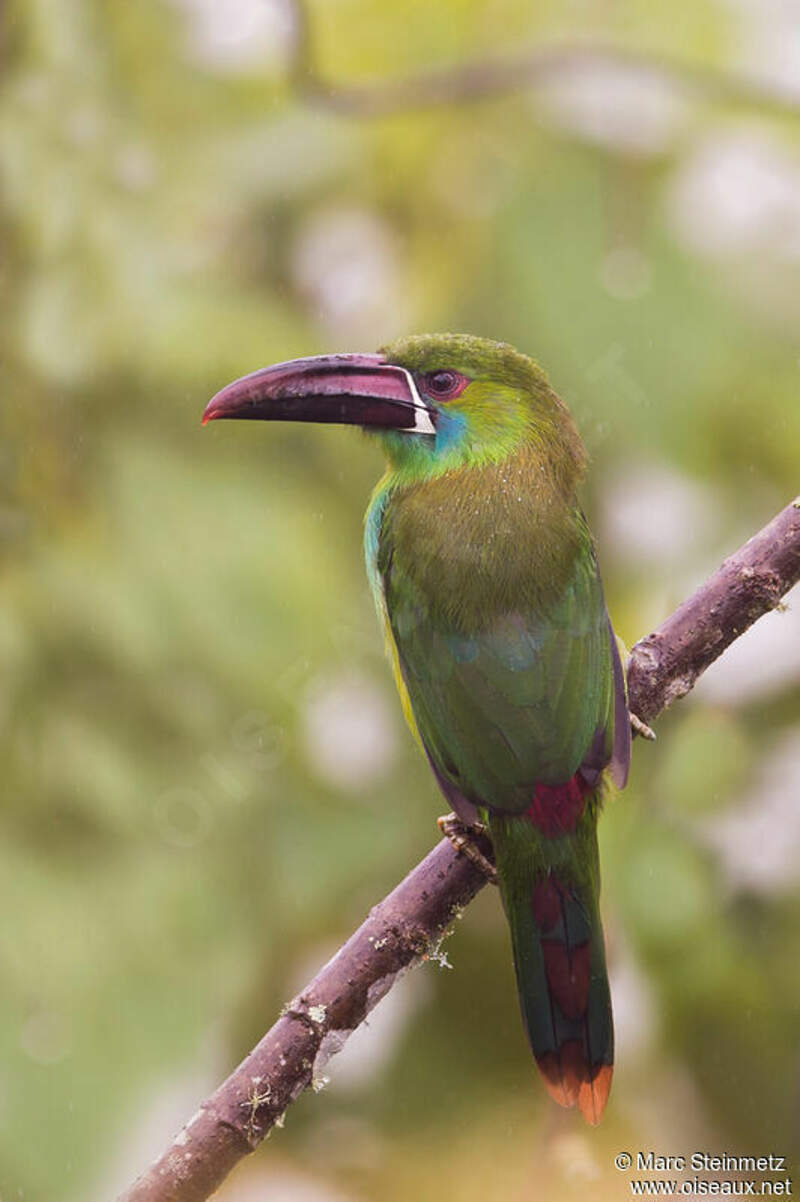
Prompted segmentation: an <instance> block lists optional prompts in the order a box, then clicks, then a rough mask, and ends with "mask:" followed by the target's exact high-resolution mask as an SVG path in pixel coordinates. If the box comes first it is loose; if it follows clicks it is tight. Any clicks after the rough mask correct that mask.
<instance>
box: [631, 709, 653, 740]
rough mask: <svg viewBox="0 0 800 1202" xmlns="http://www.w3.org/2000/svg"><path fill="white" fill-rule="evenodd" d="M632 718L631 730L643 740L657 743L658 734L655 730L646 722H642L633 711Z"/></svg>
mask: <svg viewBox="0 0 800 1202" xmlns="http://www.w3.org/2000/svg"><path fill="white" fill-rule="evenodd" d="M630 718H631V730H632V731H634V733H635V734H637V735H641V736H642V738H643V739H648V740H649V741H650V742H651V743H655V741H656V732H655V731H654V730H652V729H651V727H649V726H648V725H647V723H646V722H642V719H641V718H640V717H639V716H638V715H637V714H634V713H633V712H632V711H631V714H630Z"/></svg>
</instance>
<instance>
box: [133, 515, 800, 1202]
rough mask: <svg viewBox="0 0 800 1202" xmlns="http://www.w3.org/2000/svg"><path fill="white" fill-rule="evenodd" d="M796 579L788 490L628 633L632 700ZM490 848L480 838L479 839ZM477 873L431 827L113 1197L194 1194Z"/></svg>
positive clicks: (437, 937) (386, 985) (359, 1017)
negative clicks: (664, 608) (306, 978)
mask: <svg viewBox="0 0 800 1202" xmlns="http://www.w3.org/2000/svg"><path fill="white" fill-rule="evenodd" d="M799 579H800V497H798V498H796V499H795V500H794V501H793V502H792V503H791V504H790V505H787V507H786V508H785V509H784V510H782V511H781V512H780V513H779V514H778V515H777V517H775V518H774V519H773V520H772V521H771V522H770V523H769V525H767V526H765V527H764V529H763V530H761V531H760V532H759V533H758V534H756V535H755V536H754V537H753V538H751V539H750V541H749V542H747V543H745V545H744V546H743V547H741V548H740V549H739V550H738V551H737V552H736V553H735V554H734V555H732V556H731V557H730V559H727V560H726V561H725V562H724V563H723V564H722V566H721V567H720V568H719V569H718V570H717V571H716V572H715V573H714V574H713V576H711V577H710V578H709V580H707V581H706V583H705V584H704V585H702V587H701V588H699V589H698V590H697V592H696V593H695V594H694V595H693V596H692V597H690V598H689V600H688V601H685V602H684V603H683V605H681V606H680V608H679V609H677V610H676V611H675V613H674V614H672V616H671V617H669V618H667V620H666V621H665V622H664V623H663V624H662V625H661V626H660V627H659V629H658V630H656V631H655V632H654V633H653V634H650V635H648V636H647V637H646V638H644V639H642V640H641V642H639V643H637V644H636V646H635V647H634V649H633V652H632V654H631V660H630V664H629V669H628V679H629V685H630V702H631V707H632V708H633V710H634V711H635V712H636V713H637V714H639V715H640V716H641V717H642V718H644V719H645V720H647V721H652V720H653V718H655V717H656V716H657V715H658V714H659V713H661V712H662V710H664V709H666V708H667V707H668V706H669V705H670V704H671V703H672V702H673V701H675V700H676V699H677V698H679V697H682V696H684V694H686V693H687V692H688V691H689V690H690V689H691V688H692V686H693V685H694V683H695V681H696V680H697V678H698V677H699V676H700V674H701V673H702V672H704V671H705V669H706V668H707V667H708V666H709V664H711V663H713V661H714V660H715V659H716V658H717V657H718V656H719V655H721V654H722V652H723V651H724V650H725V648H726V647H728V646H729V645H730V644H731V643H732V642H733V641H734V640H735V639H736V638H738V637H739V635H740V634H742V633H743V632H744V631H745V630H746V629H747V628H748V627H749V626H751V625H752V623H753V622H755V620H756V619H757V618H759V617H761V615H762V614H764V613H766V612H767V611H768V610H771V609H774V608H775V607H776V606H777V605H778V604H779V602H780V600H781V598H782V597H783V596H784V595H785V594H786V593H787V592H788V591H789V589H790V588H791V587H792V586H793V585H794V584H796V583H797V581H798V580H799ZM484 850H485V852H486V853H487V854H491V851H490V848H489V846H488V844H487V845H486V847H485V848H484ZM485 884H486V878H485V877H484V876H483V875H482V874H481V873H480V871H479V870H478V869H477V868H475V867H474V866H473V864H472V863H471V861H469V860H468V859H467V858H466V857H465V856H462V855H460V854H459V853H458V852H457V851H455V849H454V847H453V845H452V844H451V843H450V842H449V841H448V840H447V839H443V840H442V841H441V842H440V843H438V844H437V845H436V847H434V848H433V850H432V851H431V852H430V853H429V854H428V855H427V856H426V857H425V859H424V860H423V861H422V862H421V863H420V864H418V865H417V867H416V868H414V869H413V871H412V872H410V873H409V875H408V876H407V877H406V878H405V880H403V881H401V883H400V884H399V885H398V886H397V888H396V889H395V890H394V891H393V892H392V893H390V894H389V896H388V897H386V898H384V900H383V901H382V902H380V904H379V905H377V906H376V907H375V908H374V909H373V910H372V912H371V913H370V915H369V917H368V918H367V920H366V921H365V922H364V923H363V925H362V926H361V927H359V929H358V930H357V931H356V932H355V934H354V935H351V937H350V938H349V939H348V941H347V942H346V943H345V944H344V946H343V947H342V948H340V950H339V951H338V952H337V953H336V955H335V956H334V957H333V959H331V960H330V961H329V962H328V963H327V964H326V965H325V966H324V968H322V969H321V970H320V971H319V972H318V973H317V975H316V977H315V978H314V980H313V981H312V982H311V983H310V984H309V985H308V986H307V987H306V988H305V989H304V990H303V992H302V993H301V994H299V996H298V997H296V998H295V999H294V1001H292V1002H290V1003H289V1005H288V1006H287V1007H286V1008H285V1010H284V1011H283V1013H282V1014H281V1016H280V1018H279V1019H278V1021H277V1022H276V1023H275V1025H274V1026H273V1027H272V1028H271V1029H270V1030H269V1031H268V1032H267V1034H266V1035H265V1036H264V1038H263V1039H262V1040H261V1042H260V1043H259V1044H257V1046H256V1047H255V1048H254V1049H253V1051H252V1052H251V1053H250V1055H249V1056H247V1057H246V1058H245V1059H244V1060H243V1061H242V1063H241V1064H240V1065H239V1067H238V1068H237V1069H235V1070H234V1072H233V1073H232V1074H231V1075H230V1077H228V1079H227V1081H224V1082H223V1084H222V1085H220V1087H219V1089H217V1090H216V1092H215V1093H213V1094H212V1095H211V1097H209V1098H207V1099H206V1101H205V1102H203V1103H202V1105H201V1107H200V1109H199V1110H198V1112H197V1114H196V1115H195V1116H194V1118H192V1119H190V1120H189V1122H188V1123H187V1124H186V1126H185V1127H184V1128H183V1130H182V1131H181V1132H180V1134H179V1135H178V1136H176V1138H175V1139H174V1140H173V1142H172V1144H171V1145H170V1147H169V1148H168V1149H167V1151H166V1152H165V1153H164V1155H163V1156H162V1157H161V1158H160V1159H159V1160H157V1161H156V1162H155V1163H154V1164H153V1165H151V1167H150V1168H149V1169H147V1171H146V1172H145V1173H144V1174H143V1175H142V1176H141V1177H140V1178H139V1180H138V1181H136V1182H135V1183H134V1185H133V1186H132V1187H131V1188H130V1189H129V1190H128V1191H127V1192H126V1193H124V1194H123V1195H122V1196H121V1198H120V1199H119V1202H203V1200H204V1199H206V1198H208V1197H209V1195H210V1194H211V1193H213V1191H214V1190H215V1189H216V1188H217V1187H218V1186H219V1185H220V1184H221V1182H222V1181H223V1180H224V1179H225V1177H226V1176H227V1174H228V1173H229V1172H230V1170H231V1169H232V1168H233V1167H234V1165H235V1164H236V1163H237V1162H238V1161H239V1160H241V1159H242V1158H243V1157H244V1156H246V1155H247V1153H248V1152H252V1151H253V1149H254V1148H256V1147H257V1146H258V1144H259V1143H260V1142H261V1140H262V1139H264V1137H265V1136H266V1135H267V1134H268V1133H269V1131H270V1130H271V1129H272V1127H274V1126H276V1125H278V1126H280V1125H281V1123H282V1116H283V1113H284V1111H285V1110H286V1109H287V1107H288V1106H290V1105H291V1103H292V1102H293V1101H294V1100H295V1099H296V1098H297V1097H298V1096H299V1095H300V1094H301V1093H302V1092H303V1090H304V1089H307V1088H308V1086H309V1085H312V1084H313V1083H314V1082H315V1081H317V1080H319V1077H320V1075H321V1073H322V1071H323V1069H324V1066H325V1064H326V1062H327V1060H328V1059H329V1058H330V1056H332V1055H334V1054H335V1053H336V1052H337V1051H339V1050H340V1049H341V1047H342V1046H343V1044H344V1042H345V1040H346V1039H347V1037H348V1035H350V1034H351V1033H352V1032H353V1031H354V1030H355V1028H356V1027H357V1026H358V1025H359V1024H360V1023H362V1022H363V1021H364V1019H365V1018H366V1017H367V1015H368V1014H369V1012H370V1010H372V1008H373V1007H374V1006H375V1005H376V1004H377V1002H379V1001H380V999H381V998H382V997H383V996H384V995H385V994H386V993H387V992H388V991H389V989H391V987H392V985H393V984H394V982H395V981H396V980H397V978H398V976H399V975H400V974H401V973H402V972H404V971H405V970H406V969H407V968H408V967H409V966H410V965H412V964H415V963H417V962H419V961H420V960H424V959H429V958H435V957H436V956H437V955H438V954H439V953H438V948H439V944H440V942H441V940H442V938H443V937H444V936H445V934H446V933H447V930H448V928H449V927H450V925H451V924H452V922H453V919H454V918H455V917H456V916H457V915H458V914H459V913H460V911H461V910H462V908H463V907H464V906H466V905H467V903H468V902H470V901H471V900H472V898H473V897H474V896H475V894H476V893H478V892H479V890H480V889H481V888H482V887H483V886H484V885H485Z"/></svg>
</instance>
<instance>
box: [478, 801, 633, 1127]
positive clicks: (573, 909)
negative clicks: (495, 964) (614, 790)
mask: <svg viewBox="0 0 800 1202" xmlns="http://www.w3.org/2000/svg"><path fill="white" fill-rule="evenodd" d="M593 801H594V799H591V801H590V804H588V805H587V806H586V808H585V810H584V813H583V816H582V818H581V820H580V822H579V823H578V825H577V827H576V829H575V830H574V831H572V832H571V833H569V834H562V835H558V836H556V837H550V836H545V835H543V834H542V833H541V831H539V830H537V829H536V827H535V826H534V824H533V822H532V821H531V819H530V818H529V817H528V816H527V815H526V816H520V817H509V816H504V815H498V814H489V815H488V817H489V829H490V831H491V834H492V840H493V843H494V849H495V858H496V861H497V869H498V878H499V883H500V891H501V894H502V897H503V905H504V907H505V911H506V915H507V917H508V923H509V926H510V928H511V942H512V946H513V952H514V967H515V969H516V974H517V988H518V990H519V1000H520V1006H521V1008H522V1016H523V1019H524V1022H525V1027H526V1030H527V1033H528V1040H529V1042H530V1045H531V1049H532V1050H533V1054H534V1056H535V1057H536V1063H537V1065H538V1066H539V1071H540V1072H541V1074H542V1077H543V1078H544V1082H545V1085H546V1086H547V1089H548V1090H549V1092H550V1094H551V1095H552V1097H553V1098H554V1099H555V1100H556V1102H558V1103H559V1104H560V1105H561V1106H568V1107H571V1106H575V1105H576V1104H577V1106H578V1107H579V1109H580V1111H581V1113H582V1114H583V1116H584V1118H585V1119H586V1120H587V1122H589V1123H592V1124H593V1125H594V1124H596V1123H598V1122H599V1121H600V1118H601V1116H602V1113H603V1110H604V1109H605V1105H606V1101H607V1100H608V1094H609V1090H610V1089H611V1075H612V1071H613V1069H612V1066H613V1062H614V1028H613V1023H612V1018H611V995H610V992H609V988H608V975H607V973H606V959H605V948H604V945H603V929H602V926H601V924H600V912H599V906H598V900H599V890H600V881H599V869H598V858H597V815H596V809H595V805H594V804H592V803H593Z"/></svg>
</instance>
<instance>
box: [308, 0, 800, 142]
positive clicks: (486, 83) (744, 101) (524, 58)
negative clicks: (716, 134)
mask: <svg viewBox="0 0 800 1202" xmlns="http://www.w3.org/2000/svg"><path fill="white" fill-rule="evenodd" d="M290 7H291V13H292V20H293V23H294V48H293V53H292V60H291V63H290V66H289V76H290V79H291V82H292V84H293V86H294V89H295V91H296V93H297V94H298V95H299V96H300V97H301V98H302V99H304V100H306V101H308V102H309V103H310V104H313V105H314V106H315V107H317V108H325V109H330V110H333V111H334V112H337V113H341V114H343V115H346V116H349V117H362V118H369V117H383V116H386V115H389V114H393V113H406V112H413V111H415V110H418V109H424V108H433V107H438V106H441V105H448V104H459V103H462V104H463V103H466V102H471V101H479V100H489V99H492V98H493V97H499V96H507V95H511V94H513V93H515V92H521V91H524V90H525V89H527V88H530V87H532V86H534V85H536V84H539V83H543V82H545V81H547V80H548V79H551V78H554V77H557V76H559V75H561V74H563V73H564V72H565V71H574V70H576V69H580V70H586V69H587V68H589V69H591V68H592V67H607V68H613V69H618V70H627V71H642V72H646V73H647V74H649V75H651V76H654V77H657V78H659V79H662V80H665V81H666V82H667V83H671V84H673V85H677V86H678V87H682V88H686V89H688V90H689V91H692V92H695V93H698V94H700V95H702V96H706V97H707V98H709V99H710V100H718V101H721V102H723V103H725V104H740V105H744V106H746V107H748V108H757V109H761V110H762V111H767V112H771V113H774V114H775V115H776V116H783V117H786V116H788V117H797V116H798V115H800V93H798V92H797V90H796V89H795V90H793V89H791V88H788V87H784V86H782V85H781V84H780V83H777V82H776V81H775V80H768V79H758V78H756V77H754V76H748V75H745V74H740V73H735V72H730V71H722V70H717V69H715V68H713V67H709V66H708V65H707V64H700V63H692V62H689V61H687V60H685V59H680V58H676V57H674V56H670V55H664V54H653V53H649V52H648V51H646V50H628V49H625V48H624V47H619V46H610V45H603V44H598V43H590V42H577V43H566V44H561V45H551V46H542V47H538V48H536V49H533V50H530V51H527V52H526V53H523V54H517V55H508V56H507V57H502V58H501V57H495V58H492V59H478V60H476V61H474V62H471V63H465V64H462V65H460V66H455V67H450V68H443V69H440V70H435V71H426V72H424V73H421V74H418V75H412V76H408V77H406V78H404V79H393V80H380V81H378V82H376V83H367V84H361V85H358V84H340V83H334V82H332V81H331V80H327V79H325V78H324V76H322V75H321V74H320V72H319V69H318V68H317V65H316V60H315V57H314V53H313V47H312V41H311V30H310V24H309V18H308V7H307V5H306V4H305V3H303V0H292V3H291V6H290Z"/></svg>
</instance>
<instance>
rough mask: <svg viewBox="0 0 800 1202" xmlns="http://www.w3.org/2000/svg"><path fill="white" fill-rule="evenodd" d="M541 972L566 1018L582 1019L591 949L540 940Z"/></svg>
mask: <svg viewBox="0 0 800 1202" xmlns="http://www.w3.org/2000/svg"><path fill="white" fill-rule="evenodd" d="M541 944H542V955H543V956H544V971H545V975H546V976H547V984H548V986H549V988H550V992H551V994H552V995H553V997H554V998H555V1000H556V1001H557V1002H558V1004H559V1006H560V1007H561V1010H562V1012H563V1013H564V1016H565V1017H566V1018H569V1019H572V1020H577V1019H579V1018H583V1016H584V1014H585V1013H586V1007H587V1006H588V1004H589V976H590V960H591V956H590V948H589V944H588V942H587V943H579V944H578V945H577V946H576V947H572V948H569V947H567V946H566V944H564V943H560V942H558V941H557V940H555V939H542V941H541Z"/></svg>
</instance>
